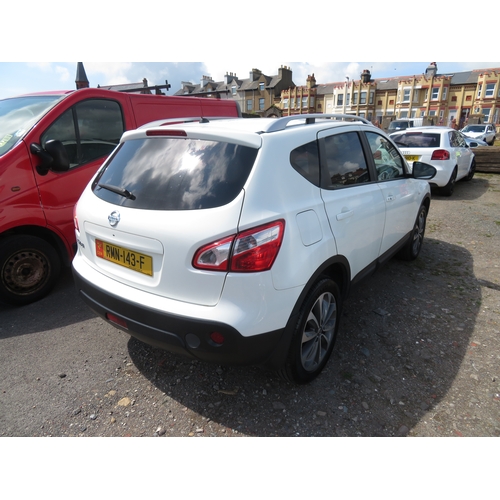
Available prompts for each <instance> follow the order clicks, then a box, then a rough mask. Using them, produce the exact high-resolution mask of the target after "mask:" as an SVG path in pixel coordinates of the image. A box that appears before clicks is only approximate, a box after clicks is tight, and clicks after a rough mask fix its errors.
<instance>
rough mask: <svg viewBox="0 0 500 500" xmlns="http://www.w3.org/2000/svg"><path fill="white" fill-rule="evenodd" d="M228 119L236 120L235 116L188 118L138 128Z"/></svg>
mask: <svg viewBox="0 0 500 500" xmlns="http://www.w3.org/2000/svg"><path fill="white" fill-rule="evenodd" d="M227 118H234V117H233V116H209V117H205V116H186V117H183V118H182V117H179V118H165V119H164V120H155V121H152V122H149V123H145V124H144V125H141V126H140V127H138V128H139V129H142V128H151V127H161V126H162V125H172V124H174V123H190V122H198V123H209V121H211V120H224V119H227Z"/></svg>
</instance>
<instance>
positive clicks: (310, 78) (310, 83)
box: [307, 73, 316, 89]
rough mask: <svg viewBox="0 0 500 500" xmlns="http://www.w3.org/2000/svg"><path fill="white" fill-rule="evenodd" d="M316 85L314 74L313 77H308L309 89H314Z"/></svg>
mask: <svg viewBox="0 0 500 500" xmlns="http://www.w3.org/2000/svg"><path fill="white" fill-rule="evenodd" d="M315 85H316V78H315V77H314V73H313V74H312V75H307V88H308V89H312V88H313V87H314V86H315Z"/></svg>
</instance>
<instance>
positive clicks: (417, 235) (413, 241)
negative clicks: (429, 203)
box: [396, 205, 427, 260]
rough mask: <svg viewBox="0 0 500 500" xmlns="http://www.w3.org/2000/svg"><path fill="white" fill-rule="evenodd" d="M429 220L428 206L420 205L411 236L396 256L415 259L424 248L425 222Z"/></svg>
mask: <svg viewBox="0 0 500 500" xmlns="http://www.w3.org/2000/svg"><path fill="white" fill-rule="evenodd" d="M426 221H427V208H426V207H425V205H422V206H421V207H420V210H419V211H418V215H417V220H416V221H415V225H414V226H413V231H412V233H411V237H410V239H409V240H408V242H407V243H406V244H405V246H404V247H403V248H402V249H401V250H400V251H399V252H398V253H397V255H396V257H397V258H398V259H401V260H415V259H416V258H417V257H418V254H419V253H420V250H421V249H422V244H423V242H424V234H425V223H426Z"/></svg>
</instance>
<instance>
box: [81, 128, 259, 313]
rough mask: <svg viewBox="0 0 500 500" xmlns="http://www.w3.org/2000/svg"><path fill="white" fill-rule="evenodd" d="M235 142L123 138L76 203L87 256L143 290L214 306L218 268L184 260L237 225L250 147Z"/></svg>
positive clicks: (97, 266) (219, 284)
mask: <svg viewBox="0 0 500 500" xmlns="http://www.w3.org/2000/svg"><path fill="white" fill-rule="evenodd" d="M179 132H182V131H179ZM193 135H196V134H193ZM239 142H240V143H239V144H235V143H229V142H221V141H217V140H213V138H212V139H210V140H209V139H205V138H199V137H193V136H192V137H189V138H188V137H187V135H186V134H185V133H179V136H176V135H175V133H172V132H171V133H170V134H169V135H163V134H162V133H160V132H158V135H155V134H151V135H149V134H146V133H143V134H142V135H138V136H137V137H135V138H132V139H130V140H126V141H125V142H123V143H122V144H121V145H120V147H119V148H118V149H117V150H116V151H115V153H114V154H113V155H112V157H111V158H110V159H109V160H108V161H107V162H106V164H105V166H104V167H103V168H102V169H101V171H100V172H99V174H98V175H97V176H96V178H95V179H94V181H93V182H92V185H91V186H89V187H88V188H87V189H86V191H85V193H84V194H83V195H82V198H81V199H80V201H79V203H78V209H77V217H78V225H79V228H80V231H81V233H80V240H81V243H82V244H80V251H81V252H82V254H83V255H85V257H86V259H87V261H88V263H89V264H90V265H91V266H92V267H94V268H95V269H97V270H98V271H99V272H101V273H103V274H105V275H107V276H108V277H110V278H112V279H114V280H117V281H119V282H121V283H124V284H126V285H128V286H131V287H135V288H138V289H140V290H143V291H146V292H149V293H153V294H157V295H161V296H162V297H165V298H169V299H174V300H180V301H184V302H190V303H193V304H199V305H206V306H213V305H215V304H216V303H217V301H218V300H219V298H220V295H221V292H222V289H223V286H224V281H225V277H226V273H225V272H223V271H219V272H217V271H215V272H214V271H212V270H210V271H207V270H203V269H195V268H194V267H193V265H192V260H193V257H194V255H195V253H196V251H197V250H199V249H200V248H201V247H202V246H204V245H207V244H210V243H212V242H215V241H218V240H220V239H223V238H226V237H228V236H230V235H233V234H235V233H236V232H237V230H238V221H239V217H240V214H241V209H242V206H243V202H244V189H243V186H244V184H245V182H246V181H247V179H248V176H249V174H250V172H251V169H252V167H253V164H254V161H255V158H256V156H257V152H258V148H256V147H255V144H253V145H248V144H241V142H242V141H239ZM254 142H255V141H254ZM82 247H84V248H82Z"/></svg>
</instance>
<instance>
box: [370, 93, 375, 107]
mask: <svg viewBox="0 0 500 500" xmlns="http://www.w3.org/2000/svg"><path fill="white" fill-rule="evenodd" d="M374 99H375V92H374V91H373V90H370V104H373V101H374Z"/></svg>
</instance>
